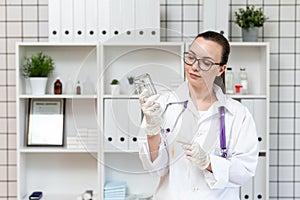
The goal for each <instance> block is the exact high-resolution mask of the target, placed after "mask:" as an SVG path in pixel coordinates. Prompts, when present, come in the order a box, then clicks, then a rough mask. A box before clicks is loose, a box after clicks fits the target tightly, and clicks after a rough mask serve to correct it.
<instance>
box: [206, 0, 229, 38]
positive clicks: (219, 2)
mask: <svg viewBox="0 0 300 200" xmlns="http://www.w3.org/2000/svg"><path fill="white" fill-rule="evenodd" d="M203 7H204V8H203V31H207V30H214V31H216V32H221V31H223V32H224V36H225V37H228V18H229V6H228V0H204V3H203Z"/></svg>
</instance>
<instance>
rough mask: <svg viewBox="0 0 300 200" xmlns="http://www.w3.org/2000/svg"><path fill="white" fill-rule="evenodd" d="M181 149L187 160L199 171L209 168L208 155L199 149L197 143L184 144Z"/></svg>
mask: <svg viewBox="0 0 300 200" xmlns="http://www.w3.org/2000/svg"><path fill="white" fill-rule="evenodd" d="M182 148H183V150H184V154H185V155H186V157H187V159H188V160H190V161H191V162H192V163H193V164H195V165H196V166H197V167H199V168H200V169H201V170H204V169H206V168H207V167H208V166H209V164H210V158H209V155H208V153H206V152H205V151H204V150H203V149H202V148H201V146H200V145H199V144H198V143H197V142H193V143H192V144H184V145H182Z"/></svg>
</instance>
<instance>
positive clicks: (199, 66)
mask: <svg viewBox="0 0 300 200" xmlns="http://www.w3.org/2000/svg"><path fill="white" fill-rule="evenodd" d="M187 54H191V53H190V52H187V51H186V52H183V62H184V63H185V64H187V65H189V66H193V65H194V64H195V62H196V61H197V62H198V65H197V66H198V68H199V69H201V70H202V71H209V70H210V69H211V68H212V66H214V65H219V66H220V67H221V66H223V65H225V63H214V62H212V61H210V60H207V61H209V62H211V65H210V67H209V68H208V69H206V70H205V69H202V67H201V65H200V63H199V61H200V60H206V59H203V58H196V56H194V58H195V60H194V62H193V63H192V64H188V63H186V62H185V56H186V55H187Z"/></svg>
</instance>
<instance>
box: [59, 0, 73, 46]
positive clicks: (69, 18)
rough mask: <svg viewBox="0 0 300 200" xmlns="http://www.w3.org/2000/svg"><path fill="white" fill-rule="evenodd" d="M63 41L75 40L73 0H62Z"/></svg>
mask: <svg viewBox="0 0 300 200" xmlns="http://www.w3.org/2000/svg"><path fill="white" fill-rule="evenodd" d="M60 3H61V12H60V13H61V41H62V42H72V41H73V0H61V1H60Z"/></svg>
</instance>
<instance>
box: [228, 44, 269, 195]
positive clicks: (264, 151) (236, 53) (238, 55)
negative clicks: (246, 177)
mask: <svg viewBox="0 0 300 200" xmlns="http://www.w3.org/2000/svg"><path fill="white" fill-rule="evenodd" d="M269 51H270V50H269V44H268V43H261V42H253V43H247V42H239V43H231V53H230V58H229V62H228V66H230V67H232V70H233V73H234V75H235V79H236V80H237V79H238V73H239V70H240V67H245V68H246V71H247V74H248V94H247V95H231V97H232V98H234V99H237V100H239V101H240V102H241V103H242V104H244V105H245V106H246V107H248V109H249V111H250V112H251V113H252V115H253V117H254V121H255V123H256V129H257V134H258V141H259V162H258V166H257V170H256V175H255V177H254V178H253V179H251V180H250V181H248V182H247V183H246V184H245V185H243V186H242V187H241V199H242V200H244V199H245V200H246V199H264V200H267V199H269V117H270V116H269V102H270V93H269V76H270V74H269V69H270V63H269V62H270V61H269V60H270V58H269Z"/></svg>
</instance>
